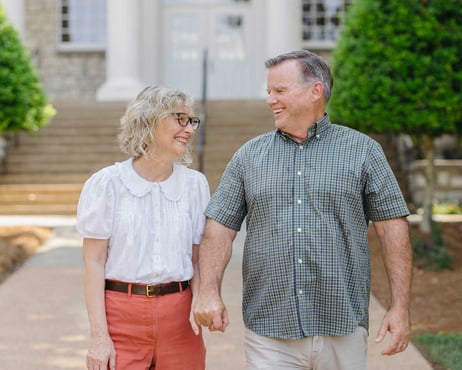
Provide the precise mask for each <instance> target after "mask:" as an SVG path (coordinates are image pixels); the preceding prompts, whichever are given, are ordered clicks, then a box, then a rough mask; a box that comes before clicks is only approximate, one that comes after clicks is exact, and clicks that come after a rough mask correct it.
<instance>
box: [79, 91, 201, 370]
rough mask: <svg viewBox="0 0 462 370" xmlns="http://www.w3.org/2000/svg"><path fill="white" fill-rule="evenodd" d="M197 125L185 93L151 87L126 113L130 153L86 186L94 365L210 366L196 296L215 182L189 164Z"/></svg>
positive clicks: (84, 230) (90, 362)
mask: <svg viewBox="0 0 462 370" xmlns="http://www.w3.org/2000/svg"><path fill="white" fill-rule="evenodd" d="M199 123H200V120H199V118H197V117H193V110H192V100H191V99H190V97H188V96H187V95H186V94H185V93H184V92H181V91H179V90H176V89H169V88H165V87H148V88H146V89H145V90H143V91H142V92H141V93H140V94H139V95H138V96H137V98H136V99H135V100H134V101H133V102H132V103H130V105H129V106H128V108H127V110H126V112H125V114H124V116H123V117H122V119H121V131H120V135H119V141H120V146H121V148H122V150H123V151H125V152H126V153H128V154H129V155H130V159H128V160H126V161H124V162H121V163H116V164H114V165H112V166H109V167H106V168H103V169H102V170H100V171H98V172H96V173H95V174H93V175H92V176H91V177H90V179H88V180H87V182H86V183H85V185H84V187H83V189H82V193H81V195H80V200H79V204H78V209H77V230H78V231H79V233H80V234H81V235H82V237H83V257H84V266H85V298H86V304H87V311H88V317H89V322H90V334H91V343H90V348H89V351H88V355H87V367H88V369H92V370H93V369H107V368H108V367H109V368H110V369H124V370H126V369H130V370H137V369H154V368H155V369H156V370H167V369H169V370H170V369H172V370H173V369H190V370H194V369H198V370H200V369H204V368H205V347H204V342H203V339H202V334H201V331H200V328H199V327H198V326H197V325H196V323H195V322H194V319H193V318H192V315H191V304H192V299H193V297H194V293H195V292H196V290H197V289H198V283H199V282H198V279H199V271H198V245H199V243H200V240H201V237H202V232H203V228H204V222H205V218H204V215H203V211H204V209H205V207H206V205H207V203H208V201H209V198H210V190H209V186H208V183H207V180H206V179H205V177H204V175H202V174H201V173H199V172H197V171H194V170H192V169H189V168H187V167H186V166H185V164H189V163H190V162H191V160H190V159H191V158H190V150H189V149H190V143H191V139H192V136H193V134H194V131H195V130H196V129H197V128H198V126H199Z"/></svg>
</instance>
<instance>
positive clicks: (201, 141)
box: [197, 48, 208, 172]
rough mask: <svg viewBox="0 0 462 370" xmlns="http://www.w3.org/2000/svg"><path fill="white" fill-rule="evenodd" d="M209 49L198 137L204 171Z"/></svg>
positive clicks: (206, 55) (204, 67)
mask: <svg viewBox="0 0 462 370" xmlns="http://www.w3.org/2000/svg"><path fill="white" fill-rule="evenodd" d="M207 64H208V49H207V48H205V49H204V52H203V56H202V97H201V110H200V117H199V118H200V120H201V124H200V125H199V133H198V139H197V155H198V158H199V171H200V172H204V147H205V131H206V122H207V70H208V65H207Z"/></svg>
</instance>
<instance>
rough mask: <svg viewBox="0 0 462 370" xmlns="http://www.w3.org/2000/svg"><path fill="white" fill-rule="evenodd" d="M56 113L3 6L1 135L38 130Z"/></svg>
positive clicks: (0, 24)
mask: <svg viewBox="0 0 462 370" xmlns="http://www.w3.org/2000/svg"><path fill="white" fill-rule="evenodd" d="M54 114H55V110H54V108H53V107H52V106H51V105H50V104H49V103H48V102H47V98H46V96H45V93H44V91H43V88H42V86H41V84H40V80H39V77H38V74H37V72H36V71H35V69H34V67H33V66H32V62H31V58H30V56H29V54H28V52H27V51H26V49H25V48H24V46H23V45H22V44H21V41H20V39H19V37H18V34H17V32H16V30H15V29H14V28H13V27H12V26H11V24H10V23H9V21H8V20H7V18H6V15H5V11H4V9H3V7H2V6H1V5H0V134H1V133H8V132H16V131H27V132H33V131H36V130H38V129H39V128H41V127H43V126H45V125H46V124H47V123H48V122H49V120H50V119H51V117H53V115H54Z"/></svg>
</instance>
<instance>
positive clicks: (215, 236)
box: [199, 220, 236, 295]
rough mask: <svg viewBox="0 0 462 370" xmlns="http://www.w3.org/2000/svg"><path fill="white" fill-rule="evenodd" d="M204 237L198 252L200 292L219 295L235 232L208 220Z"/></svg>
mask: <svg viewBox="0 0 462 370" xmlns="http://www.w3.org/2000/svg"><path fill="white" fill-rule="evenodd" d="M204 235H205V236H204V239H203V240H202V242H201V245H200V252H199V266H200V290H201V292H209V293H212V294H218V295H220V293H221V283H222V280H223V275H224V271H225V269H226V266H227V265H228V263H229V260H230V259H231V255H232V246H233V240H234V237H235V236H236V232H235V231H233V230H230V229H228V228H225V227H224V226H223V225H220V224H218V223H217V222H216V221H213V220H208V221H207V225H206V230H205V233H204Z"/></svg>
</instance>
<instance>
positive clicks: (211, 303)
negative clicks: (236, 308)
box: [193, 294, 229, 332]
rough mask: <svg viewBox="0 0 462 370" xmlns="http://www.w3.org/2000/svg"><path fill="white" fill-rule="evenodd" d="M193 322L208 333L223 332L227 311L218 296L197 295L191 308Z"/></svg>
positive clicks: (226, 322)
mask: <svg viewBox="0 0 462 370" xmlns="http://www.w3.org/2000/svg"><path fill="white" fill-rule="evenodd" d="M193 313H194V320H195V322H196V323H197V324H199V325H202V326H206V327H207V328H208V329H209V330H210V331H221V332H224V331H225V329H226V327H227V326H228V323H229V321H228V311H227V309H226V307H225V305H224V303H223V300H222V299H221V297H220V296H219V295H218V294H213V295H212V294H199V296H198V297H197V299H196V303H195V305H194V307H193Z"/></svg>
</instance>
